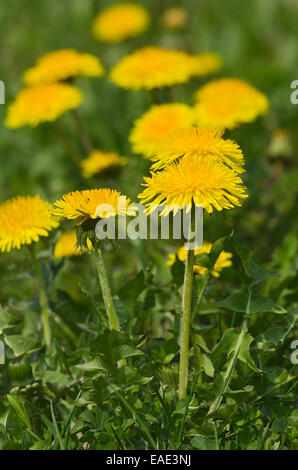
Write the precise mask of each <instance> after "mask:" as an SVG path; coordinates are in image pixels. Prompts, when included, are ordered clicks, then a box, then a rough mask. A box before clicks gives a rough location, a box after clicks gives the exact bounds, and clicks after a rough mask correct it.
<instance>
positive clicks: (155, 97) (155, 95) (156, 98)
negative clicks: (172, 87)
mask: <svg viewBox="0 0 298 470" xmlns="http://www.w3.org/2000/svg"><path fill="white" fill-rule="evenodd" d="M150 94H151V101H152V104H160V89H159V88H152V90H150Z"/></svg>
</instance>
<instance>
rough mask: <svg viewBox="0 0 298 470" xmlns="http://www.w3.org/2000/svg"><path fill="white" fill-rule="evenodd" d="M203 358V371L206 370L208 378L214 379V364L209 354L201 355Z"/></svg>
mask: <svg viewBox="0 0 298 470" xmlns="http://www.w3.org/2000/svg"><path fill="white" fill-rule="evenodd" d="M200 357H201V366H202V369H203V370H204V372H205V374H206V375H208V377H211V378H213V377H214V366H213V364H212V361H211V359H210V357H209V356H207V354H204V353H202V354H201V355H200Z"/></svg>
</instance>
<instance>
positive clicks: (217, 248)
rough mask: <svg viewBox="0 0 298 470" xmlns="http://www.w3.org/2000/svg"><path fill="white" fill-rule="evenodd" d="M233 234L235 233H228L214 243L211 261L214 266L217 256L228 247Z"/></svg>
mask: <svg viewBox="0 0 298 470" xmlns="http://www.w3.org/2000/svg"><path fill="white" fill-rule="evenodd" d="M232 236H233V233H231V235H227V236H226V237H222V238H219V239H218V240H216V241H215V242H214V243H213V245H212V248H211V251H210V261H211V266H212V267H214V265H215V263H216V261H217V258H218V257H219V255H220V253H221V252H222V251H223V250H224V249H225V248H226V246H227V244H228V243H229V241H230V240H231V238H232Z"/></svg>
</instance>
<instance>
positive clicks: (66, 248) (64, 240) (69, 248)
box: [54, 230, 93, 259]
mask: <svg viewBox="0 0 298 470" xmlns="http://www.w3.org/2000/svg"><path fill="white" fill-rule="evenodd" d="M87 245H88V249H89V251H92V249H93V246H92V243H91V241H90V240H89V239H87ZM85 251H86V248H82V247H79V246H78V240H77V233H76V231H75V230H69V231H68V232H65V233H62V235H61V236H60V238H59V240H58V241H57V243H56V245H55V248H54V258H55V259H60V258H64V257H67V258H68V257H70V256H78V255H80V254H82V253H84V252H85Z"/></svg>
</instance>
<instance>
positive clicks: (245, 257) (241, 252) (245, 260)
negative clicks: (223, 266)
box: [232, 237, 253, 278]
mask: <svg viewBox="0 0 298 470" xmlns="http://www.w3.org/2000/svg"><path fill="white" fill-rule="evenodd" d="M232 240H233V244H234V247H235V250H236V252H237V254H238V256H239V257H240V259H241V263H242V266H243V270H244V273H245V275H246V276H247V277H248V278H252V277H253V274H252V272H251V268H250V265H249V261H250V258H251V256H252V254H251V252H250V251H249V250H248V249H247V248H246V247H244V246H242V245H240V243H239V242H238V241H237V240H236V239H235V237H232Z"/></svg>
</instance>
